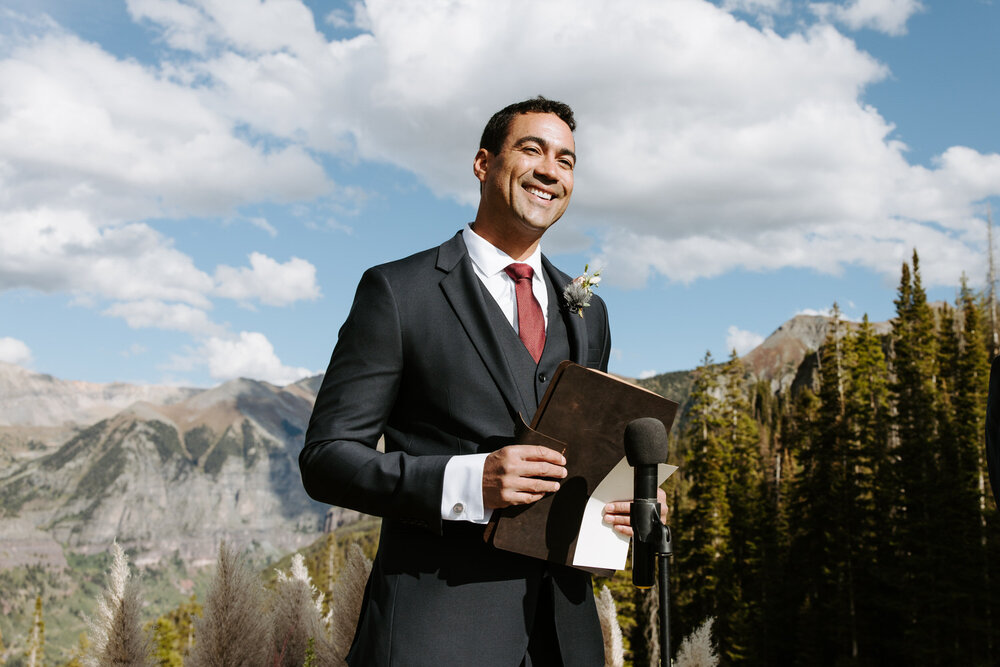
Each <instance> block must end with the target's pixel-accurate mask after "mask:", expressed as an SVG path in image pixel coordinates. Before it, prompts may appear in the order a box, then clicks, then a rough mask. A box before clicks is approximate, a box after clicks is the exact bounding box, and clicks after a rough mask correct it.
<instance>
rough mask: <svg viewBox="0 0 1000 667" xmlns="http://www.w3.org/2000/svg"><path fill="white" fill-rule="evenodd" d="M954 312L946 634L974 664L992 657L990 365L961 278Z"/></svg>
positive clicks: (961, 657)
mask: <svg viewBox="0 0 1000 667" xmlns="http://www.w3.org/2000/svg"><path fill="white" fill-rule="evenodd" d="M957 308H958V310H959V314H960V318H961V331H960V332H959V334H958V335H957V336H956V338H957V339H958V345H957V347H958V350H957V354H956V357H957V359H956V363H955V380H954V394H953V404H954V414H955V420H954V428H953V437H954V443H953V445H952V447H950V448H949V455H950V461H949V464H950V466H949V467H950V471H949V472H950V475H949V477H950V480H949V483H948V484H947V486H943V487H942V489H943V491H944V492H945V497H944V498H943V505H942V508H947V509H948V510H949V512H948V523H947V525H948V529H949V532H950V535H949V536H948V538H947V539H948V543H947V544H948V546H949V547H951V548H950V550H949V551H950V552H951V553H949V554H948V560H949V561H950V563H949V569H948V571H949V572H950V573H952V576H951V577H949V579H950V583H951V585H952V588H953V591H952V596H951V597H950V600H951V602H952V604H953V607H952V613H951V614H949V616H950V621H951V624H950V626H949V627H948V629H947V630H946V631H947V632H948V633H949V634H950V635H951V636H952V638H953V641H952V649H953V651H954V653H953V654H952V655H953V656H954V659H955V660H958V661H962V662H968V663H970V664H972V663H974V662H978V661H981V660H986V659H988V658H989V657H990V656H991V653H990V642H989V635H990V634H991V633H992V634H995V633H996V630H995V628H993V627H991V626H990V625H989V624H988V623H987V622H986V621H987V619H988V616H989V613H988V611H989V610H988V607H989V597H988V595H989V589H988V587H987V586H984V585H983V583H984V579H986V580H987V581H988V577H989V559H988V554H987V552H986V549H987V543H986V535H985V532H984V530H983V525H984V521H985V519H986V516H985V502H984V501H985V498H984V496H983V491H982V489H981V486H980V485H981V484H982V481H983V473H984V470H983V467H984V466H983V460H982V437H983V435H982V434H983V431H984V428H985V409H984V406H985V405H986V388H987V383H988V373H989V367H988V364H987V349H986V347H985V346H984V345H983V343H982V341H983V337H984V336H983V328H984V327H983V324H982V319H981V317H980V312H979V308H978V305H977V303H976V299H975V296H974V295H973V293H972V290H971V289H969V286H968V284H967V282H966V280H965V277H964V276H963V277H962V286H961V291H960V293H959V298H958V303H957ZM972 545H976V546H977V547H978V548H974V547H973V546H972Z"/></svg>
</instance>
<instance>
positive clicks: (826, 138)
mask: <svg viewBox="0 0 1000 667" xmlns="http://www.w3.org/2000/svg"><path fill="white" fill-rule="evenodd" d="M141 4H142V5H147V4H149V3H141ZM156 4H157V6H162V7H166V6H170V7H172V9H171V12H174V13H175V14H176V15H177V16H181V15H182V14H184V15H185V16H187V15H186V14H185V11H186V10H184V8H188V9H192V10H197V11H196V14H197V17H198V21H197V22H196V24H195V25H188V19H187V18H184V19H180V18H171V17H170V16H164V17H161V18H157V16H158V15H156V14H155V13H154V12H153V11H152V10H142V9H141V8H140V3H138V2H133V3H132V6H133V8H134V9H133V11H134V12H135V13H136V15H139V16H142V17H143V18H144V19H146V20H149V21H151V22H152V23H154V24H155V25H159V26H160V27H161V28H162V30H163V31H164V34H165V36H167V38H168V39H170V40H173V41H172V42H171V43H173V44H175V45H176V46H181V45H182V44H183V39H181V38H180V37H179V35H180V34H182V33H183V34H190V35H191V36H192V37H191V39H194V37H195V36H196V35H198V34H206V35H211V36H212V37H211V40H213V44H214V45H215V48H214V50H210V53H211V55H206V56H203V57H195V58H192V59H190V60H188V61H187V62H186V63H185V64H184V65H183V66H179V65H178V66H177V67H178V71H180V72H182V73H183V74H182V75H178V76H180V78H188V79H191V80H202V81H208V82H211V83H210V85H206V86H205V90H204V92H203V95H204V97H205V99H211V107H212V108H213V109H219V110H222V111H223V112H224V113H225V114H226V115H227V116H228V117H230V118H233V119H235V120H237V121H238V122H241V123H245V124H247V125H248V126H250V127H252V128H254V130H255V131H257V132H260V133H263V134H267V135H272V136H276V137H280V138H283V139H285V140H288V141H303V142H304V143H305V144H307V145H309V146H311V147H313V148H315V149H317V150H320V151H325V152H330V153H333V154H339V155H348V156H352V157H360V158H362V159H368V160H375V161H380V162H390V163H393V164H396V165H398V166H400V167H403V168H405V169H408V170H410V171H412V172H414V173H416V174H418V175H419V176H420V177H421V178H422V179H423V180H424V181H425V182H426V183H427V184H428V185H429V186H430V187H431V188H432V189H433V190H434V191H435V192H437V193H438V194H440V195H442V196H446V197H450V198H453V199H456V200H458V201H462V202H466V203H472V202H475V201H476V198H477V190H476V187H475V182H474V180H473V179H472V178H471V177H470V176H469V173H468V172H469V164H470V161H471V156H472V153H473V150H472V147H474V146H475V145H476V141H477V139H478V134H479V132H480V130H481V126H482V123H483V119H484V118H486V117H488V115H489V114H490V113H491V112H492V111H494V110H495V109H496V108H499V107H500V106H502V105H503V104H504V103H507V102H509V101H510V100H511V99H518V98H524V97H527V96H530V95H532V94H535V93H537V92H543V93H544V94H546V95H549V96H552V97H556V98H561V99H566V100H568V101H570V102H572V103H573V105H574V107H575V108H576V110H577V113H578V120H579V131H578V133H577V149H578V150H577V152H578V153H579V155H580V163H579V168H578V171H577V189H576V194H575V202H574V205H573V206H572V207H571V209H570V214H569V216H568V218H567V219H568V220H575V225H576V226H577V227H578V228H581V229H590V230H591V231H592V233H596V235H597V236H598V237H599V238H600V241H601V247H600V248H599V249H597V252H596V253H595V254H601V255H603V256H605V257H607V258H608V259H609V272H608V277H609V279H610V280H613V281H614V280H617V281H618V282H619V283H620V284H631V285H639V284H642V282H643V281H644V280H645V279H646V278H648V277H649V276H652V275H654V274H657V273H659V274H662V275H664V276H666V277H667V278H670V279H672V280H681V281H686V280H694V279H697V278H700V277H706V276H713V275H718V274H720V273H723V272H726V271H729V270H731V269H733V268H735V267H745V268H760V269H769V268H778V267H782V266H810V267H815V268H818V269H819V270H821V271H828V272H837V271H840V270H842V269H843V267H844V266H846V265H850V264H855V263H860V264H863V265H866V266H870V267H872V268H874V269H875V270H877V271H881V272H883V273H885V274H887V275H892V274H894V273H895V272H897V271H898V266H899V262H900V261H901V260H902V259H903V257H904V255H905V253H908V252H909V250H910V249H911V248H912V247H914V246H917V247H918V248H919V249H920V250H921V252H922V253H923V254H924V256H925V259H926V260H928V261H927V262H925V266H928V267H931V266H933V267H935V269H934V271H936V274H935V275H925V278H926V279H927V280H928V283H929V284H935V283H936V282H953V281H954V280H955V279H956V278H957V276H958V275H959V274H960V273H961V271H962V270H963V269H964V270H966V271H968V272H970V273H975V272H976V270H977V265H978V263H979V262H980V259H979V254H980V253H979V250H978V246H979V244H981V242H982V237H983V225H982V224H981V223H980V222H978V217H979V216H981V211H979V210H978V209H977V208H976V202H978V201H980V200H981V199H982V198H984V197H987V196H992V195H996V194H1000V180H998V179H997V178H996V175H997V173H998V169H1000V166H998V165H1000V156H997V155H995V154H990V155H983V154H980V153H978V152H976V151H974V150H971V149H968V148H960V147H955V148H952V149H949V150H947V151H945V152H944V153H942V155H941V156H940V158H939V159H938V160H937V161H936V163H935V164H933V165H932V166H931V167H930V168H928V167H923V166H915V165H911V164H909V162H908V161H907V160H906V157H905V151H906V146H905V145H904V144H902V143H901V142H899V141H898V140H896V139H894V138H893V126H892V124H891V123H890V122H889V121H887V120H886V119H885V118H883V117H882V116H881V115H880V114H879V112H878V110H877V109H874V108H872V107H870V106H867V105H865V104H864V103H863V102H862V101H861V96H862V93H863V92H864V90H865V88H866V87H868V86H871V85H873V84H875V83H877V82H879V81H881V80H883V79H884V78H885V77H886V76H887V75H888V74H889V72H888V70H887V69H886V67H885V66H883V65H882V64H880V63H878V62H876V61H875V60H874V59H873V58H872V57H871V56H869V55H868V54H866V53H864V52H863V51H860V50H859V49H858V48H857V46H856V44H855V43H854V42H853V41H852V40H851V39H849V38H847V37H845V36H844V35H843V34H841V33H840V32H838V31H837V29H836V28H834V27H833V25H831V24H830V23H829V22H827V21H837V22H839V23H842V24H845V25H848V26H849V27H862V26H872V27H876V28H877V29H882V30H885V31H889V32H899V31H901V30H902V29H903V28H904V27H905V23H906V20H907V19H908V18H909V17H910V16H912V14H913V13H914V12H915V11H918V10H919V9H920V4H919V3H918V2H915V1H912V0H911V1H903V0H855V1H853V2H851V3H850V4H847V5H833V4H828V5H827V6H826V8H825V9H824V8H822V7H818V8H817V9H816V11H817V12H818V13H820V14H823V16H824V19H825V20H824V21H821V22H820V23H817V24H815V25H812V26H808V25H806V27H802V28H799V29H797V31H794V32H791V33H790V34H787V35H780V34H778V33H776V32H774V31H771V30H760V29H757V28H755V27H754V26H752V25H749V24H747V23H745V22H742V21H738V20H736V19H734V17H733V16H732V15H731V14H730V13H729V11H727V8H728V9H730V10H737V9H738V10H743V11H761V12H763V11H770V12H782V11H788V6H787V3H783V2H780V1H779V0H731V1H729V2H728V3H723V7H719V6H716V5H714V4H711V3H709V2H703V1H700V0H684V1H683V2H674V3H662V2H652V1H650V2H636V3H632V4H631V5H630V7H629V11H628V12H620V11H616V9H615V6H614V5H613V4H612V3H610V2H607V1H604V0H593V1H592V2H589V3H580V2H578V1H577V0H555V1H553V2H549V3H545V4H543V5H540V6H538V5H536V4H535V3H528V2H514V3H513V4H511V3H477V2H471V1H465V2H451V1H445V0H427V1H425V2H420V3H407V4H400V3H395V2H386V1H384V0H369V1H368V2H366V3H365V4H364V6H363V7H362V6H360V5H358V6H357V9H356V11H355V14H356V16H362V17H363V21H358V20H355V21H354V24H355V25H358V24H363V25H365V26H366V27H367V28H368V32H365V33H362V34H359V35H357V36H355V37H352V38H349V39H343V40H339V41H333V42H330V43H326V42H325V41H324V39H323V38H322V37H321V35H320V34H319V33H318V32H317V31H316V30H315V27H314V25H312V24H311V23H310V24H308V25H307V22H305V21H304V20H303V18H302V16H301V12H300V11H299V9H300V7H299V5H297V3H295V2H292V1H291V0H288V1H282V2H278V1H277V0H269V1H268V2H253V3H248V4H247V7H246V8H245V9H246V11H247V12H249V14H248V16H249V15H252V14H253V13H255V12H259V13H266V14H267V15H268V16H279V15H280V17H281V18H280V20H279V19H277V18H276V19H275V25H276V26H277V29H276V30H275V34H274V35H264V34H262V33H263V32H264V31H263V30H262V29H261V30H260V31H253V30H250V29H249V28H246V27H243V28H237V27H234V24H233V21H235V19H233V18H232V17H231V16H230V14H229V11H230V10H229V8H228V7H224V6H223V4H222V3H215V2H209V1H208V0H190V1H184V2H182V1H181V0H158V2H157V3H156ZM283 12H286V13H287V15H286V14H284V13H283ZM522 12H528V13H530V14H531V15H532V16H533V20H532V21H530V22H520V21H518V22H514V21H512V20H511V17H513V16H519V15H521V13H522ZM566 15H573V16H574V17H576V19H575V20H574V21H573V22H572V24H567V23H566V22H565V21H564V20H563V19H564V18H565V16H566ZM328 19H329V20H331V21H333V22H334V23H336V24H337V25H339V26H341V27H347V26H348V25H349V24H350V23H351V21H350V20H349V18H348V17H347V15H346V14H343V13H342V14H337V15H335V16H333V17H328ZM248 21H249V19H248ZM250 23H252V21H250ZM241 25H242V24H241ZM554 25H564V26H565V28H564V29H557V30H553V29H552V26H554ZM296 30H297V31H298V32H297V33H296V32H295V31H296ZM293 33H295V34H296V35H297V37H296V38H292V37H291V36H290V35H292V34H293ZM473 36H475V37H473ZM178 40H179V41H178ZM194 41H198V40H194ZM594 44H600V45H601V48H593V45H594ZM276 45H280V47H279V46H276ZM190 49H191V50H192V51H194V52H195V53H196V54H197V53H201V52H202V51H204V49H201V47H197V48H195V47H190ZM199 49H201V50H200V51H199ZM511 54H516V61H515V62H518V63H544V66H542V67H539V66H532V67H519V66H517V65H516V64H512V61H511ZM483 72H489V73H490V76H483ZM552 72H559V76H558V77H553V76H552ZM568 224H574V223H573V222H570V223H568ZM626 239H632V240H634V241H637V243H633V244H631V245H629V244H627V243H625V240H626ZM561 240H564V239H563V236H562V235H558V234H557V235H554V237H553V239H552V241H553V243H554V244H555V245H556V247H555V248H553V249H556V250H558V249H559V248H558V245H559V242H560V241H561ZM625 246H629V247H627V248H626V247H625ZM651 248H656V249H657V251H656V252H655V253H654V252H653V251H652V250H651Z"/></svg>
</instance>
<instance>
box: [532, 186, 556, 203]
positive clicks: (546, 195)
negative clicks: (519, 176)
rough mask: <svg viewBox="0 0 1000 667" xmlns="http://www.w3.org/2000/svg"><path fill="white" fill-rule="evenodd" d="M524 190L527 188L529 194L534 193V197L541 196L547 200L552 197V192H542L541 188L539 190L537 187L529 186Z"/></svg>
mask: <svg viewBox="0 0 1000 667" xmlns="http://www.w3.org/2000/svg"><path fill="white" fill-rule="evenodd" d="M525 190H527V191H528V192H530V193H531V194H533V195H535V196H536V197H541V198H542V199H548V200H551V199H552V194H551V193H549V192H544V191H542V190H539V189H538V188H530V187H529V188H525Z"/></svg>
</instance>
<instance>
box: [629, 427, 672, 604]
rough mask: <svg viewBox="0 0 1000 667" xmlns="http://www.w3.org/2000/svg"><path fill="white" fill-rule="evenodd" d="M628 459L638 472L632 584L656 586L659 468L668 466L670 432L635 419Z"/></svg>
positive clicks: (633, 512)
mask: <svg viewBox="0 0 1000 667" xmlns="http://www.w3.org/2000/svg"><path fill="white" fill-rule="evenodd" d="M625 458H626V459H628V464H629V465H630V466H632V467H633V468H634V469H635V482H634V492H633V494H632V496H633V498H632V505H631V507H630V520H631V523H632V534H633V536H632V584H633V585H635V586H636V587H637V588H649V587H650V586H652V585H653V578H654V576H655V570H656V545H657V543H658V542H659V536H660V532H661V531H657V530H656V526H658V525H661V524H660V503H658V502H657V501H656V487H657V484H656V466H657V464H658V463H666V462H667V429H666V428H665V427H664V426H663V422H661V421H660V420H659V419H655V418H653V417H643V418H641V419H633V420H632V421H630V422H629V424H628V426H626V427H625Z"/></svg>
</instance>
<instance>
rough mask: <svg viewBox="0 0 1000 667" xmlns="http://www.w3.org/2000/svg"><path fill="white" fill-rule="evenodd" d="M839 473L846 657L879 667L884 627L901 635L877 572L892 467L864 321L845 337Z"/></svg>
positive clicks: (879, 364)
mask: <svg viewBox="0 0 1000 667" xmlns="http://www.w3.org/2000/svg"><path fill="white" fill-rule="evenodd" d="M845 347H846V354H845V357H846V364H845V365H846V367H847V384H846V387H847V388H846V391H845V396H844V421H845V429H846V433H845V436H846V439H847V441H846V444H847V447H846V449H845V452H846V455H847V457H848V459H847V462H846V466H845V472H846V475H847V480H848V484H847V485H846V488H849V489H850V495H851V498H850V505H849V508H848V519H849V523H848V527H849V537H848V544H847V547H848V553H847V554H846V557H847V566H848V572H849V577H850V578H849V581H850V589H849V593H850V596H849V600H848V606H849V614H850V629H851V634H852V656H853V657H854V658H855V659H856V660H857V661H858V662H861V663H863V664H876V665H877V664H886V662H887V661H891V660H890V657H889V656H888V655H886V654H885V652H884V651H883V649H882V637H883V635H884V633H886V629H887V628H893V627H895V628H896V629H895V630H894V631H893V630H890V631H889V632H890V633H891V632H896V633H898V632H900V628H901V625H900V622H899V619H898V616H897V615H896V614H895V613H894V609H895V600H896V599H897V596H896V595H895V593H896V591H895V590H894V589H893V587H892V585H891V584H892V582H891V580H888V579H887V578H886V577H885V575H884V574H883V572H882V568H883V566H884V565H885V564H886V563H889V562H891V561H892V559H893V557H894V554H895V544H894V539H893V531H892V525H893V504H892V503H893V499H894V498H895V497H897V494H896V493H895V492H894V490H893V483H894V482H893V476H892V461H891V457H890V454H889V400H888V371H887V368H886V360H885V355H884V353H883V351H882V344H881V341H880V340H879V338H878V336H877V335H876V334H875V332H874V330H873V329H872V326H871V323H870V322H869V321H868V316H867V315H865V316H864V318H863V320H862V322H861V326H860V327H859V328H858V329H857V331H856V332H855V333H853V334H851V335H849V336H848V337H847V338H846V339H845Z"/></svg>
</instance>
